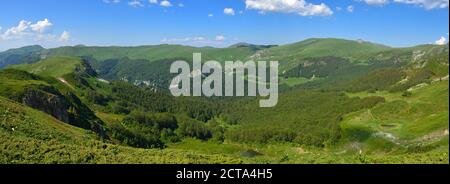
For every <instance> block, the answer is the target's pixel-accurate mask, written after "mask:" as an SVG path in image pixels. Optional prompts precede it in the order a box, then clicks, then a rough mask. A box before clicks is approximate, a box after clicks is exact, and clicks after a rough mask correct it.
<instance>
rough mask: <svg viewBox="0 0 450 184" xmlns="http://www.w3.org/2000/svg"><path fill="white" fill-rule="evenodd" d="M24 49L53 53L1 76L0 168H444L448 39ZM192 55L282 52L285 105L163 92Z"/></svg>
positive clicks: (275, 56) (270, 55) (267, 56)
mask: <svg viewBox="0 0 450 184" xmlns="http://www.w3.org/2000/svg"><path fill="white" fill-rule="evenodd" d="M23 50H24V55H29V54H30V53H34V54H36V53H39V54H38V56H39V57H41V56H42V57H44V58H46V59H44V60H42V61H40V62H31V64H21V65H11V66H8V69H4V70H1V71H0V123H1V124H0V125H1V126H0V140H1V141H0V142H1V143H0V163H447V164H448V162H449V159H448V146H449V143H448V121H449V116H448V114H449V113H448V112H449V111H448V109H449V104H448V100H449V98H448V90H449V87H448V74H449V73H448V66H449V64H448V45H446V46H434V45H422V46H417V47H411V48H389V47H386V46H383V45H378V44H373V43H368V42H362V41H350V40H341V39H308V40H305V41H302V42H298V43H294V44H289V45H282V46H260V45H251V44H237V45H234V46H232V47H230V48H211V47H204V48H195V47H187V46H179V45H158V46H142V47H86V46H75V47H61V48H55V49H48V50H39V49H37V51H36V52H33V51H26V50H27V49H26V48H23ZM31 50H32V49H31ZM25 51H26V52H25ZM192 52H202V53H203V56H204V58H203V61H205V60H207V59H215V60H236V59H242V60H245V59H263V60H279V61H280V62H281V63H282V71H280V77H281V78H280V84H281V85H282V86H280V93H279V101H278V104H277V106H276V107H274V108H259V106H258V102H259V98H252V97H243V98H217V97H213V98H204V97H195V98H194V97H173V96H172V95H170V94H168V93H167V91H165V90H160V89H166V88H167V82H168V80H170V79H171V78H172V75H170V74H168V69H169V66H170V63H171V61H173V60H176V59H186V60H190V59H191V58H192ZM20 62H22V61H20ZM25 63H28V61H27V62H25ZM91 66H92V67H91ZM93 68H94V69H95V71H94V69H93ZM100 78H105V79H108V80H109V81H105V80H102V79H100ZM116 80H121V81H116Z"/></svg>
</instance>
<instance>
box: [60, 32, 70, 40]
mask: <svg viewBox="0 0 450 184" xmlns="http://www.w3.org/2000/svg"><path fill="white" fill-rule="evenodd" d="M69 40H70V33H69V32H67V31H64V32H63V33H61V36H59V41H62V42H68V41H69Z"/></svg>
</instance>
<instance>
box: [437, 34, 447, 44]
mask: <svg viewBox="0 0 450 184" xmlns="http://www.w3.org/2000/svg"><path fill="white" fill-rule="evenodd" d="M435 43H436V45H445V44H447V39H445V37H443V36H441V38H439V40H436V42H435Z"/></svg>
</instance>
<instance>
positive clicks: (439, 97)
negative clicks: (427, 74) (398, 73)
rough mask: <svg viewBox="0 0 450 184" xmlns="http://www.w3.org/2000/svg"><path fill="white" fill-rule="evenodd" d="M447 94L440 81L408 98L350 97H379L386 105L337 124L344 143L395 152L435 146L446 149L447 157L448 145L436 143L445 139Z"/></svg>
mask: <svg viewBox="0 0 450 184" xmlns="http://www.w3.org/2000/svg"><path fill="white" fill-rule="evenodd" d="M448 90H449V88H448V81H442V82H435V83H433V84H431V85H428V86H425V87H422V88H419V89H416V90H414V91H412V95H411V96H410V97H403V96H401V94H399V93H388V92H378V93H367V92H364V93H357V94H350V95H351V96H360V97H367V96H382V97H384V98H385V99H386V102H385V103H382V104H379V105H377V106H375V107H374V108H371V109H364V110H361V111H358V112H354V113H350V114H348V115H346V116H345V118H344V121H343V122H342V123H341V128H342V130H343V132H344V136H345V137H344V140H346V141H350V142H351V141H357V142H360V143H362V144H363V145H364V146H366V147H367V148H368V149H371V150H372V151H373V150H378V151H380V150H381V151H383V150H384V151H388V150H389V149H386V148H384V147H383V146H385V145H386V144H392V143H394V145H391V146H392V147H391V150H392V149H393V150H397V151H398V150H402V149H404V148H409V147H411V146H413V145H416V144H420V145H429V144H435V143H436V142H437V143H436V144H437V145H436V148H442V147H443V148H447V150H446V151H445V149H444V153H445V152H446V153H447V154H448V141H447V142H445V141H444V142H440V141H442V140H445V139H448V133H447V134H446V133H445V131H447V132H448V129H449V124H448V122H449V114H448V108H449V106H448ZM374 135H378V136H374ZM380 139H382V140H384V141H382V140H380ZM380 141H381V142H380ZM439 142H440V143H439ZM441 151H442V150H441Z"/></svg>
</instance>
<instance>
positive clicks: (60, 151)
mask: <svg viewBox="0 0 450 184" xmlns="http://www.w3.org/2000/svg"><path fill="white" fill-rule="evenodd" d="M0 117H1V119H0V163H105V164H111V163H241V162H242V161H241V160H239V159H233V158H231V157H227V156H223V155H215V154H212V155H204V154H196V153H193V152H190V151H181V150H176V149H166V150H158V149H138V148H130V147H124V146H118V145H113V144H109V143H104V142H102V141H100V138H99V137H97V136H96V134H94V133H92V132H90V131H88V130H84V129H80V128H76V127H73V126H71V125H68V124H64V123H62V122H60V121H58V120H56V119H54V118H53V117H51V116H49V115H47V114H45V113H43V112H40V111H37V110H34V109H31V108H28V107H25V106H23V105H21V104H17V103H15V102H13V101H10V100H8V99H5V98H3V97H0Z"/></svg>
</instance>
